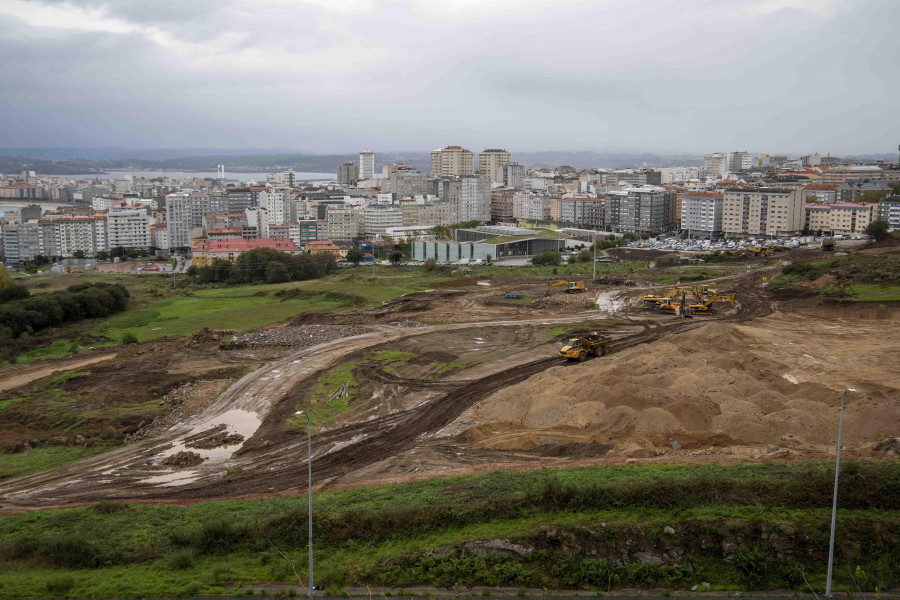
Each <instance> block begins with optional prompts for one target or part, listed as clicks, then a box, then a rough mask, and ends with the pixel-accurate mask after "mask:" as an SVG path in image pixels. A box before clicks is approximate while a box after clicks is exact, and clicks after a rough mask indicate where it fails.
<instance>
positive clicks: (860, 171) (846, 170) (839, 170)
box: [822, 165, 884, 185]
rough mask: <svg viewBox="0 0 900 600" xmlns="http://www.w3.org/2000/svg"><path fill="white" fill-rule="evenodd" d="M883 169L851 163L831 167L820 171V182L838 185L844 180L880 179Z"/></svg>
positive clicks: (882, 175)
mask: <svg viewBox="0 0 900 600" xmlns="http://www.w3.org/2000/svg"><path fill="white" fill-rule="evenodd" d="M883 177H884V171H883V170H882V169H881V167H875V166H868V165H852V166H848V167H832V168H830V169H828V170H827V171H824V172H823V173H822V183H833V184H835V185H840V184H842V183H844V182H845V181H854V180H859V179H881V178H883Z"/></svg>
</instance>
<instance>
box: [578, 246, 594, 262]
mask: <svg viewBox="0 0 900 600" xmlns="http://www.w3.org/2000/svg"><path fill="white" fill-rule="evenodd" d="M593 259H594V254H593V253H592V252H591V251H590V250H588V249H587V248H585V249H584V250H582V251H581V252H579V253H578V255H577V256H576V257H575V260H577V261H579V262H591V261H592V260H593Z"/></svg>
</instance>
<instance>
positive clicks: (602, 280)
mask: <svg viewBox="0 0 900 600" xmlns="http://www.w3.org/2000/svg"><path fill="white" fill-rule="evenodd" d="M594 283H598V284H600V285H622V286H630V287H634V286H636V285H637V281H635V280H634V279H623V278H622V277H611V276H609V275H604V276H603V277H598V278H597V279H595V280H594Z"/></svg>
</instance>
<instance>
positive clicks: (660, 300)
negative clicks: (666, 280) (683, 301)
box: [644, 288, 678, 309]
mask: <svg viewBox="0 0 900 600" xmlns="http://www.w3.org/2000/svg"><path fill="white" fill-rule="evenodd" d="M677 293H678V288H674V289H671V290H669V291H668V292H666V293H665V294H664V295H662V296H658V295H654V294H651V295H649V296H644V304H646V305H647V308H651V309H652V308H658V307H659V306H660V305H661V304H665V303H667V302H668V301H669V300H670V299H672V298H674V297H675V294H677Z"/></svg>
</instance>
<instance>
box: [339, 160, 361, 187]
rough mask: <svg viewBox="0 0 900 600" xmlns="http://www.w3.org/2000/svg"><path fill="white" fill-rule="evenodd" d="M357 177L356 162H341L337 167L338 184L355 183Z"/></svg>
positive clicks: (357, 168)
mask: <svg viewBox="0 0 900 600" xmlns="http://www.w3.org/2000/svg"><path fill="white" fill-rule="evenodd" d="M359 179H360V178H359V166H358V165H357V164H356V163H352V162H345V163H341V165H340V166H339V167H338V168H337V180H338V184H339V185H356V183H357V182H358V181H359Z"/></svg>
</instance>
